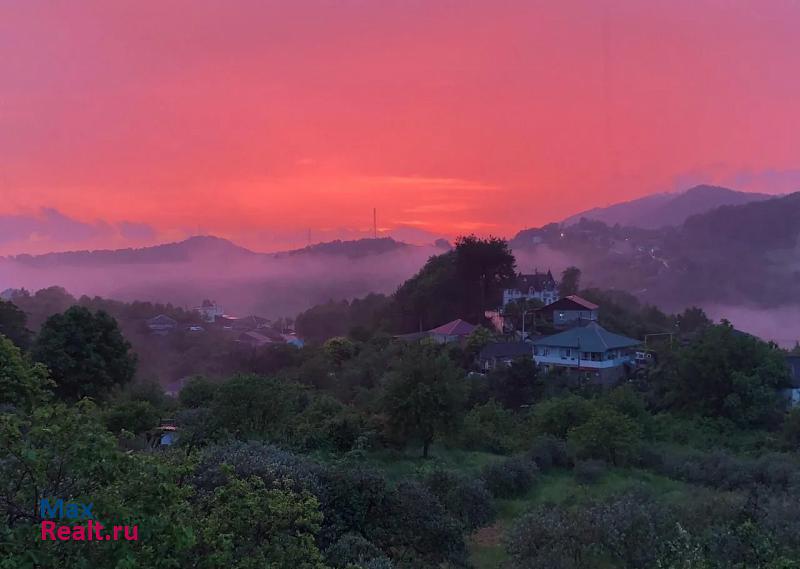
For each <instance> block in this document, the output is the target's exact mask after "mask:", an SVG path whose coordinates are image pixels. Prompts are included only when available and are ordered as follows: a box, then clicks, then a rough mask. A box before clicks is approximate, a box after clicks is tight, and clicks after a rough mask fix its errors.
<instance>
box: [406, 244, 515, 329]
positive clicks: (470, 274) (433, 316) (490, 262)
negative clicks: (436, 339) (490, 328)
mask: <svg viewBox="0 0 800 569" xmlns="http://www.w3.org/2000/svg"><path fill="white" fill-rule="evenodd" d="M515 268H516V262H515V260H514V255H513V254H512V253H511V249H510V248H509V246H508V243H507V242H506V241H504V240H503V239H499V238H497V237H489V238H487V239H480V238H478V237H475V236H474V235H468V236H466V237H460V238H459V239H458V240H457V241H456V246H455V249H453V250H452V251H449V252H447V253H444V254H442V255H436V256H434V257H431V258H430V259H428V262H427V263H426V264H425V266H424V267H422V269H420V271H419V272H418V273H417V274H416V275H414V276H413V277H411V278H410V279H409V280H407V281H406V282H405V283H403V285H402V286H400V288H399V289H397V292H396V293H395V295H394V301H395V304H396V307H395V312H396V313H397V314H398V315H399V318H400V323H399V324H400V327H401V328H402V329H404V330H408V331H411V330H418V329H420V328H425V329H426V328H431V327H433V326H438V325H439V324H443V323H444V322H447V321H449V320H454V319H456V318H463V319H465V320H469V321H471V322H480V321H481V320H482V319H483V313H484V310H486V309H487V308H490V307H494V306H496V305H497V304H499V302H500V295H501V293H502V289H503V287H504V286H505V284H506V283H507V282H509V281H510V280H511V279H513V278H514V275H515Z"/></svg>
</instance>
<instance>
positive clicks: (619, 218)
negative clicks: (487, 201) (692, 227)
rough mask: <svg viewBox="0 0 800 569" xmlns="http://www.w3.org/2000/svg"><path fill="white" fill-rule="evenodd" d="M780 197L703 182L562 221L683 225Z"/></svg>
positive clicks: (648, 226)
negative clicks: (716, 212) (732, 207)
mask: <svg viewBox="0 0 800 569" xmlns="http://www.w3.org/2000/svg"><path fill="white" fill-rule="evenodd" d="M775 197H779V196H774V195H770V194H762V193H757V192H741V191H738V190H733V189H730V188H725V187H722V186H713V185H708V184H701V185H698V186H694V187H691V188H689V189H687V190H685V191H683V192H677V193H660V194H652V195H649V196H644V197H642V198H638V199H634V200H629V201H626V202H619V203H615V204H612V205H610V206H607V207H601V208H593V209H590V210H586V211H583V212H580V213H577V214H575V215H571V216H569V217H567V218H565V219H564V220H563V221H562V222H561V223H562V224H564V225H574V224H575V223H577V222H578V221H580V220H581V218H586V219H592V220H597V221H602V222H603V223H605V224H607V225H616V224H620V225H623V226H629V227H639V228H642V229H659V228H662V227H669V226H673V227H675V226H679V225H681V224H682V223H683V222H684V221H686V220H687V219H688V218H689V217H691V216H693V215H697V214H701V213H705V212H707V211H711V210H713V209H716V208H718V207H722V206H727V205H743V204H746V203H750V202H754V201H764V200H768V199H772V198H775Z"/></svg>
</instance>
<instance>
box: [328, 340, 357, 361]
mask: <svg viewBox="0 0 800 569" xmlns="http://www.w3.org/2000/svg"><path fill="white" fill-rule="evenodd" d="M322 349H323V350H324V352H325V356H326V357H327V358H328V360H330V362H331V363H333V365H335V366H336V367H337V368H338V367H341V366H342V364H343V363H344V362H346V361H347V360H349V359H350V358H352V357H353V356H355V355H356V351H357V350H356V345H355V344H354V343H353V341H352V340H351V339H350V338H347V337H345V336H336V337H334V338H331V339H329V340H327V341H326V342H325V344H323V346H322Z"/></svg>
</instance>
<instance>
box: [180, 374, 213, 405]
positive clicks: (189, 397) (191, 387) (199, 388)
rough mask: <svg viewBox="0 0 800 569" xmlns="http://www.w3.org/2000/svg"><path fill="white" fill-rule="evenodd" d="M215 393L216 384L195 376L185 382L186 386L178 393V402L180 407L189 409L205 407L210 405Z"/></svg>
mask: <svg viewBox="0 0 800 569" xmlns="http://www.w3.org/2000/svg"><path fill="white" fill-rule="evenodd" d="M216 392H217V385H216V384H214V383H212V382H211V381H209V380H207V379H206V378H204V377H200V376H197V377H193V378H191V379H190V380H189V381H187V382H186V385H184V386H183V388H182V389H181V391H180V393H178V400H179V401H180V403H181V405H182V406H184V407H187V408H189V409H195V408H197V407H206V406H208V405H210V404H211V401H213V399H214V394H215V393H216Z"/></svg>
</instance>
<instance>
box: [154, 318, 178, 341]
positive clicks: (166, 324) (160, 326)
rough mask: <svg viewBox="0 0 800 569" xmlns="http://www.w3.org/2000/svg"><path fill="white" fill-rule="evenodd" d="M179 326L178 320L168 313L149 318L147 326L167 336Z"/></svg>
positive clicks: (159, 334) (158, 334) (156, 332)
mask: <svg viewBox="0 0 800 569" xmlns="http://www.w3.org/2000/svg"><path fill="white" fill-rule="evenodd" d="M177 326H178V321H177V320H175V319H174V318H170V317H169V316H167V315H166V314H159V315H158V316H154V317H153V318H150V319H149V320H147V327H148V328H149V329H150V332H152V333H153V334H155V335H157V336H166V335H167V334H169V333H170V332H172V331H174V330H175V328H177Z"/></svg>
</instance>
